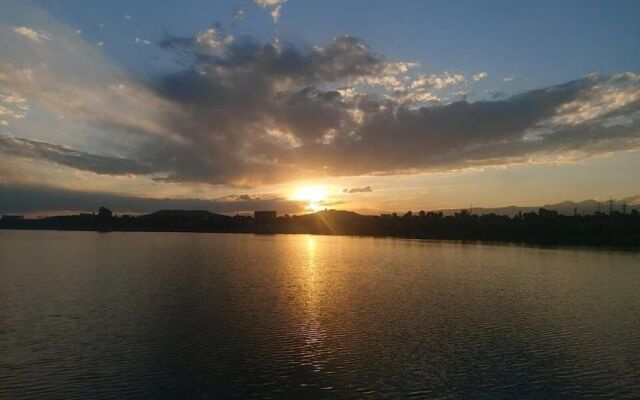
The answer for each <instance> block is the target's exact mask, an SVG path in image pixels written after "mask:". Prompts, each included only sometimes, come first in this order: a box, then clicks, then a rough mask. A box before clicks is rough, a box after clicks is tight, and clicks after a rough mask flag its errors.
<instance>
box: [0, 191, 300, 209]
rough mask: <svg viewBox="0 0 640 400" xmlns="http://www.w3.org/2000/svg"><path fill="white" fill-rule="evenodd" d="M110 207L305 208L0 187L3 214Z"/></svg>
mask: <svg viewBox="0 0 640 400" xmlns="http://www.w3.org/2000/svg"><path fill="white" fill-rule="evenodd" d="M101 206H107V207H108V208H111V209H112V210H114V211H117V212H122V213H127V212H128V213H147V212H153V211H157V210H163V209H183V210H185V209H186V210H208V211H212V212H217V213H224V214H235V213H243V212H252V211H254V210H278V211H279V212H280V213H290V214H294V213H299V212H302V211H303V210H304V204H302V203H301V202H297V201H292V200H286V199H283V198H281V197H277V196H267V195H263V196H255V195H234V196H226V197H224V198H220V199H214V200H202V199H157V198H145V197H135V196H126V195H119V194H113V193H104V192H86V191H76V190H67V189H61V188H54V187H46V186H34V185H21V184H13V185H10V184H2V183H0V213H20V214H28V213H43V212H61V211H75V212H77V211H85V212H91V211H96V210H97V209H98V208H99V207H101Z"/></svg>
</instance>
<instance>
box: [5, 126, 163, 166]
mask: <svg viewBox="0 0 640 400" xmlns="http://www.w3.org/2000/svg"><path fill="white" fill-rule="evenodd" d="M0 149H1V150H2V151H3V152H4V153H5V154H8V155H12V156H17V157H24V158H31V159H41V160H46V161H50V162H52V163H55V164H60V165H65V166H68V167H71V168H76V169H80V170H85V171H92V172H95V173H97V174H108V175H125V174H150V173H152V172H155V169H154V167H153V166H152V165H151V164H149V163H145V162H143V161H138V160H131V159H126V158H120V157H108V156H101V155H96V154H90V153H86V152H82V151H78V150H73V149H70V148H68V147H65V146H60V145H57V144H51V143H45V142H40V141H37V140H29V139H21V138H16V137H12V136H8V135H3V134H0Z"/></svg>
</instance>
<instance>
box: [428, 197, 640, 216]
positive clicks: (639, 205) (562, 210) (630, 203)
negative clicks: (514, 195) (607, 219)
mask: <svg viewBox="0 0 640 400" xmlns="http://www.w3.org/2000/svg"><path fill="white" fill-rule="evenodd" d="M624 204H626V207H627V211H631V210H632V209H637V210H640V195H639V196H630V197H626V198H624V199H620V200H613V202H612V206H613V210H614V211H622V208H623V207H624ZM540 208H544V209H547V210H553V211H557V212H558V213H559V214H563V215H573V214H574V212H577V213H578V214H580V215H590V214H595V213H596V212H598V211H601V212H608V211H609V200H600V201H598V200H593V199H590V200H584V201H579V202H574V201H563V202H560V203H554V204H545V205H542V206H537V207H519V206H507V207H492V208H483V207H474V208H473V213H474V214H478V215H485V214H497V215H508V216H510V217H513V216H514V215H517V214H518V213H519V212H521V213H523V214H524V213H528V212H537V211H538V210H539V209H540ZM438 211H442V213H443V214H444V215H453V214H455V213H457V212H460V209H459V208H451V209H444V210H438Z"/></svg>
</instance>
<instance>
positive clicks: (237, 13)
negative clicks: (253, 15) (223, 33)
mask: <svg viewBox="0 0 640 400" xmlns="http://www.w3.org/2000/svg"><path fill="white" fill-rule="evenodd" d="M244 15H245V10H244V8H242V7H240V6H234V7H233V10H232V11H231V17H232V18H233V20H234V21H242V20H243V19H244Z"/></svg>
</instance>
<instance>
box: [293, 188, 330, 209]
mask: <svg viewBox="0 0 640 400" xmlns="http://www.w3.org/2000/svg"><path fill="white" fill-rule="evenodd" d="M327 195H328V193H327V189H326V188H325V187H324V186H317V185H314V186H303V187H299V188H297V189H296V190H295V191H294V192H293V195H292V196H291V199H292V200H296V201H303V202H306V203H307V209H309V210H311V211H319V210H321V209H322V208H323V205H322V202H323V201H325V200H326V199H327Z"/></svg>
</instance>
